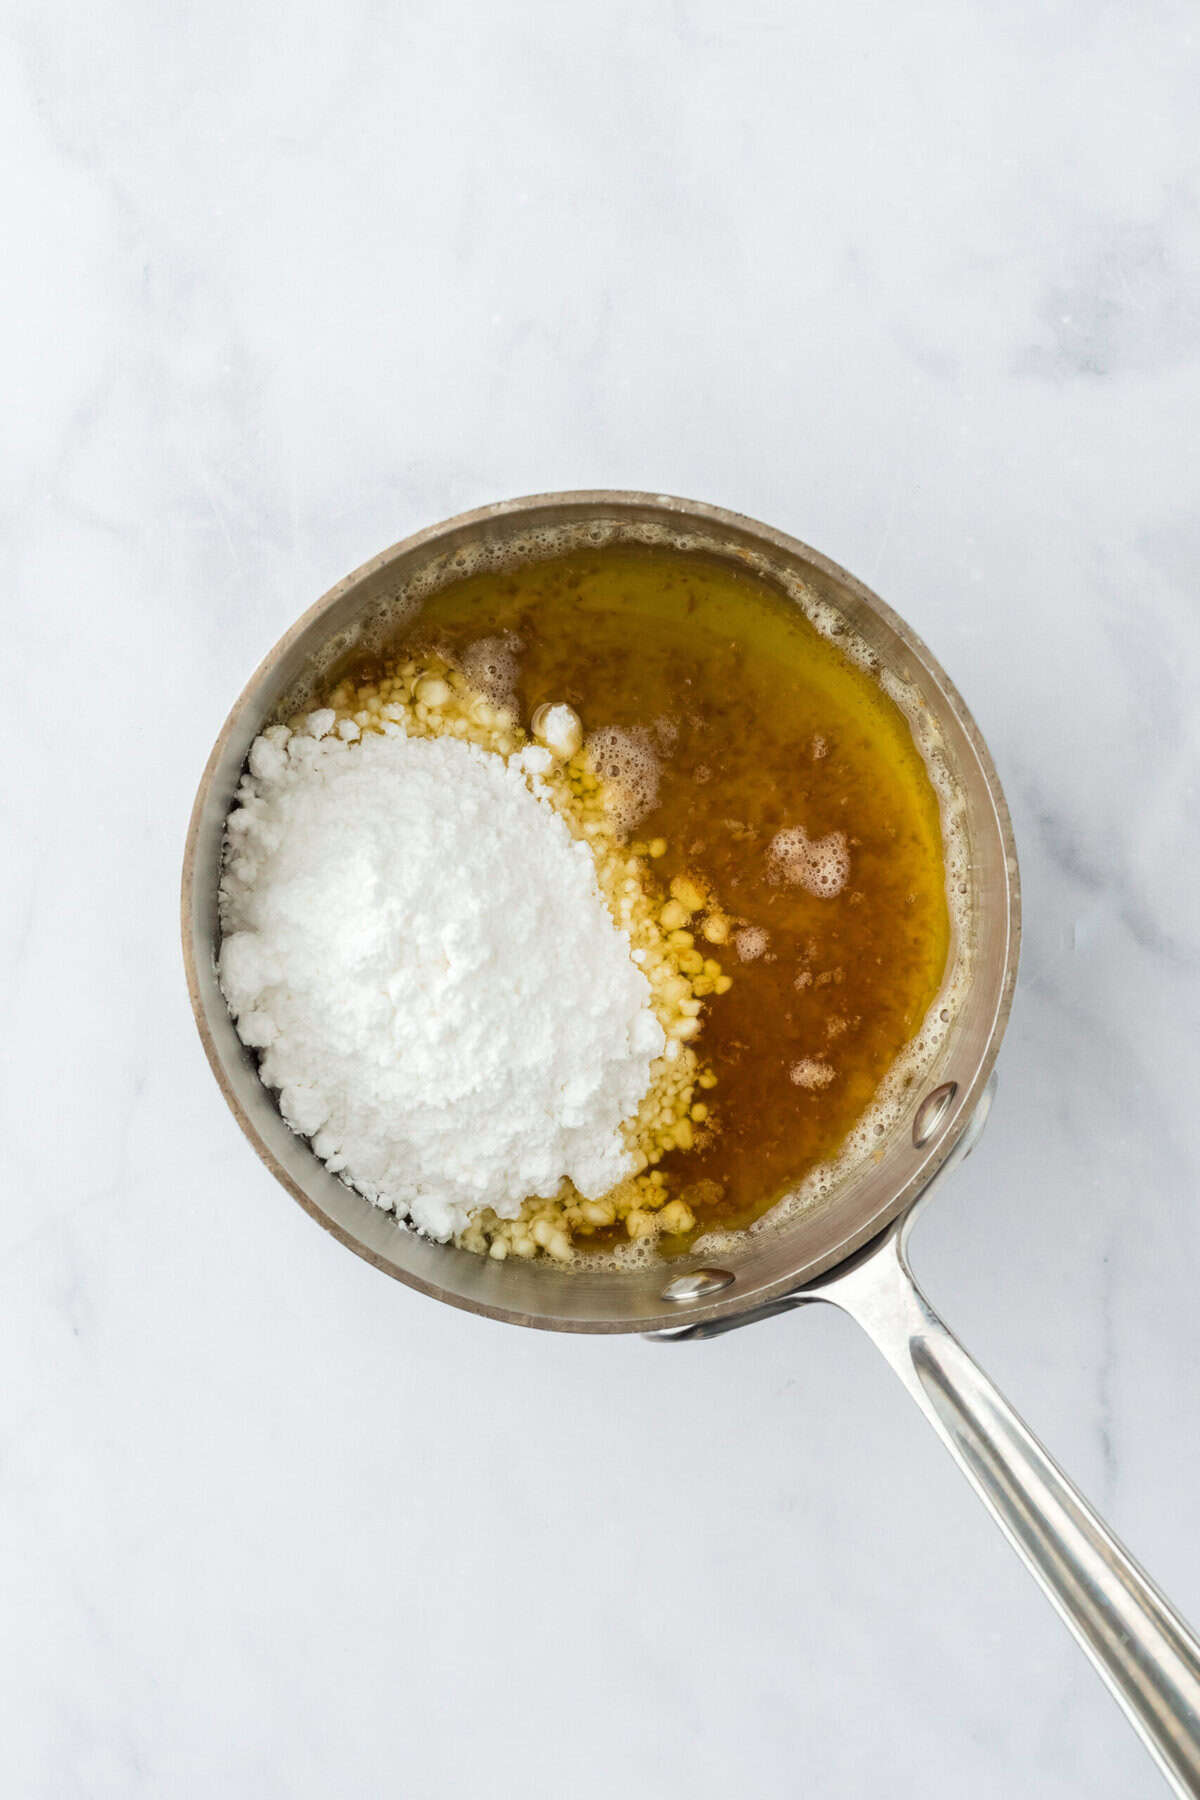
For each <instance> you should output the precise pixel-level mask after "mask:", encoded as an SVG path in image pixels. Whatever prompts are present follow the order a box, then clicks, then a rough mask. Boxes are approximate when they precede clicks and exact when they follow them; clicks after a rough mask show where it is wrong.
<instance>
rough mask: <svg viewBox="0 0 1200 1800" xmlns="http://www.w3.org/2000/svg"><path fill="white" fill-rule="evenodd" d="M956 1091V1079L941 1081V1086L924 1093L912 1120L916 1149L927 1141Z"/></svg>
mask: <svg viewBox="0 0 1200 1800" xmlns="http://www.w3.org/2000/svg"><path fill="white" fill-rule="evenodd" d="M957 1092H958V1083H957V1081H943V1083H942V1085H941V1087H935V1088H934V1090H933V1092H932V1093H931V1094H926V1096H925V1098H924V1099H923V1100H922V1102H921V1104H920V1106H918V1108H917V1113H916V1117H915V1118H914V1120H913V1143H914V1144H915V1145H916V1146H917V1149H918V1150H920V1149H921V1148H922V1147H923V1146H924V1145H925V1144H927V1143H928V1142H929V1140H930V1138H931V1137H932V1136H933V1134H934V1132H935V1131H936V1130H937V1128H938V1126H939V1125H940V1124H941V1123H942V1121H943V1119H944V1118H945V1117H946V1114H947V1113H948V1112H949V1111H950V1102H951V1101H952V1100H953V1099H954V1096H955V1094H957Z"/></svg>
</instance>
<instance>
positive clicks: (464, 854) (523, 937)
mask: <svg viewBox="0 0 1200 1800" xmlns="http://www.w3.org/2000/svg"><path fill="white" fill-rule="evenodd" d="M332 723H333V714H332V713H329V712H321V713H313V714H310V715H309V718H308V721H307V724H306V729H305V730H304V731H302V732H298V733H295V734H293V733H291V732H289V731H288V730H287V729H286V728H285V727H283V726H277V727H274V728H272V729H271V730H270V731H268V732H267V733H266V734H265V735H264V736H262V737H260V738H258V739H257V740H256V742H255V744H254V746H253V748H252V749H251V752H250V759H249V773H248V775H247V776H246V777H245V778H244V780H243V782H242V786H241V788H240V790H239V793H238V797H237V803H236V805H235V808H234V810H233V811H232V812H231V814H230V817H229V822H228V838H227V844H228V848H227V859H226V867H225V873H224V876H223V879H222V884H221V918H222V928H223V932H224V939H223V942H222V945H221V953H220V963H219V973H220V979H221V986H222V988H223V990H224V993H225V997H226V999H227V1001H228V1003H229V1008H230V1011H231V1012H232V1014H233V1016H234V1019H235V1021H236V1023H237V1028H238V1032H239V1034H240V1036H241V1038H242V1040H243V1042H245V1043H246V1044H248V1045H251V1046H253V1047H255V1048H256V1049H258V1050H259V1051H260V1052H261V1065H260V1068H261V1074H262V1079H263V1081H264V1082H265V1083H266V1084H267V1085H268V1086H269V1087H272V1088H277V1089H278V1090H279V1104H280V1109H281V1111H282V1113H283V1116H284V1118H285V1119H286V1120H287V1122H288V1124H289V1125H290V1126H291V1127H292V1128H293V1130H295V1131H297V1132H300V1133H301V1134H302V1135H304V1136H306V1137H309V1138H311V1139H312V1145H313V1149H314V1150H315V1151H316V1153H317V1155H318V1156H320V1157H321V1158H322V1159H323V1160H324V1161H325V1163H326V1164H327V1165H328V1167H329V1168H330V1169H332V1170H333V1171H334V1172H335V1173H339V1174H340V1175H341V1176H342V1177H343V1179H344V1180H346V1181H349V1182H350V1183H352V1185H353V1186H355V1187H356V1188H358V1189H359V1190H360V1192H362V1193H363V1194H365V1195H366V1197H367V1198H368V1199H369V1200H373V1201H374V1202H375V1203H376V1204H377V1205H379V1206H382V1207H385V1208H387V1209H388V1210H391V1211H394V1212H396V1213H397V1214H398V1215H399V1216H401V1217H405V1216H407V1217H410V1218H411V1219H412V1221H413V1223H414V1224H415V1225H417V1226H418V1227H419V1228H420V1229H421V1230H423V1231H425V1232H427V1233H428V1234H429V1235H430V1236H431V1237H434V1238H437V1239H439V1240H442V1241H444V1240H445V1239H447V1238H449V1237H451V1236H452V1235H453V1234H454V1233H455V1232H456V1231H459V1230H461V1229H462V1228H463V1226H464V1225H465V1224H466V1222H467V1219H468V1217H469V1215H470V1214H471V1213H473V1212H476V1211H478V1210H479V1209H480V1208H481V1207H485V1206H491V1207H494V1208H495V1210H496V1212H497V1213H499V1214H500V1215H501V1217H505V1218H512V1217H514V1216H515V1215H516V1214H517V1212H518V1211H519V1209H520V1206H521V1202H522V1201H523V1200H525V1199H527V1198H529V1197H530V1196H534V1195H537V1196H545V1197H548V1196H550V1195H553V1194H554V1193H555V1191H556V1190H557V1188H558V1186H559V1184H560V1182H561V1181H562V1180H563V1178H564V1177H566V1178H568V1179H569V1180H571V1181H573V1182H574V1184H575V1186H576V1187H577V1188H578V1189H579V1191H580V1193H581V1194H583V1195H585V1196H586V1197H588V1198H598V1197H599V1196H600V1195H601V1194H604V1193H606V1192H607V1191H608V1189H609V1188H611V1187H612V1186H613V1185H614V1183H615V1182H617V1181H619V1180H621V1179H622V1178H623V1177H624V1176H626V1175H628V1174H630V1173H631V1172H632V1170H633V1167H634V1158H633V1157H632V1156H631V1155H630V1154H629V1152H628V1151H627V1150H626V1148H625V1144H624V1139H623V1136H622V1132H621V1129H620V1127H621V1125H622V1122H623V1121H624V1120H627V1119H629V1118H631V1117H632V1116H633V1115H634V1114H635V1113H636V1112H637V1109H638V1106H639V1103H640V1102H641V1100H642V1097H643V1095H644V1094H645V1093H646V1090H647V1088H648V1086H649V1083H650V1065H651V1063H652V1062H653V1061H654V1059H655V1058H656V1057H657V1056H659V1055H660V1054H661V1053H662V1051H663V1048H664V1043H665V1040H664V1036H663V1032H662V1028H661V1026H660V1025H659V1023H658V1021H657V1019H656V1018H655V1016H654V1014H653V1012H652V1011H651V1009H650V988H649V984H648V982H647V980H646V977H645V976H644V975H643V974H642V972H641V971H640V970H639V969H638V968H637V967H636V966H635V965H634V963H633V962H632V961H631V960H630V946H629V940H628V938H627V937H626V936H625V934H624V933H623V932H621V931H620V930H619V929H618V928H617V926H616V925H615V923H614V922H613V919H612V917H611V915H610V913H609V912H608V910H607V908H606V907H605V904H604V901H603V900H602V898H601V896H600V892H599V889H598V887H597V885H596V877H595V869H594V865H593V862H592V857H591V853H590V851H589V850H588V849H587V846H586V845H585V844H582V843H580V842H578V841H577V840H576V839H575V838H573V837H572V836H571V833H570V831H569V829H568V827H567V825H566V824H565V822H564V821H563V820H562V819H561V818H560V817H559V816H558V814H557V813H555V812H554V811H553V809H552V808H551V806H550V804H549V802H548V800H547V799H546V798H545V796H544V794H543V793H539V792H538V791H537V790H538V782H537V779H536V774H535V773H534V770H535V768H536V759H537V758H541V759H543V760H545V761H548V760H549V758H548V756H547V755H546V752H544V751H531V752H527V753H526V757H527V758H528V760H529V764H530V767H529V769H528V770H527V769H526V766H525V761H526V759H525V758H522V757H514V758H512V759H511V760H510V761H509V762H507V763H506V762H505V761H504V760H503V759H502V758H501V757H499V756H496V755H494V754H491V753H489V752H487V751H484V750H480V749H478V748H477V747H476V746H474V745H471V744H467V743H464V742H462V741H461V740H459V739H455V738H448V737H446V738H407V737H405V736H403V735H402V734H401V732H400V730H399V727H398V726H397V727H392V728H391V730H390V732H389V735H386V736H379V735H375V734H367V735H366V736H365V737H363V738H362V740H361V741H359V742H346V741H344V740H343V739H342V738H341V737H339V736H336V735H328V734H329V733H330V728H331V726H332Z"/></svg>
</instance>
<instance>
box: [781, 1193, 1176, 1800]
mask: <svg viewBox="0 0 1200 1800" xmlns="http://www.w3.org/2000/svg"><path fill="white" fill-rule="evenodd" d="M910 1222H911V1214H910V1215H909V1218H908V1219H906V1220H904V1221H903V1222H901V1223H900V1224H898V1225H896V1226H894V1227H893V1228H892V1229H891V1230H890V1231H888V1232H887V1233H886V1235H885V1236H884V1237H883V1238H882V1239H880V1240H879V1241H878V1243H877V1245H876V1246H875V1247H874V1248H873V1249H872V1251H871V1252H870V1253H869V1254H867V1255H865V1256H863V1257H862V1258H860V1260H859V1261H858V1262H856V1263H853V1264H851V1265H850V1266H849V1267H846V1268H843V1269H840V1270H835V1271H833V1272H832V1273H831V1274H830V1275H828V1276H826V1277H823V1278H822V1279H820V1280H818V1281H816V1282H814V1283H813V1284H812V1285H811V1286H810V1287H808V1288H807V1289H805V1290H804V1292H803V1294H802V1295H797V1296H795V1300H797V1301H800V1300H826V1301H829V1302H831V1303H832V1304H833V1305H835V1306H840V1307H841V1308H842V1310H843V1311H844V1312H847V1313H849V1315H850V1317H851V1318H853V1319H855V1320H857V1322H858V1324H859V1325H861V1326H862V1328H863V1330H864V1331H865V1332H866V1333H867V1335H868V1337H870V1338H871V1339H872V1340H873V1342H874V1343H875V1344H876V1345H877V1346H878V1348H879V1349H880V1350H881V1351H882V1352H883V1354H884V1356H885V1357H886V1358H887V1360H888V1362H889V1363H890V1364H891V1365H892V1368H893V1369H894V1370H895V1372H896V1374H897V1375H898V1376H899V1377H900V1379H901V1381H902V1382H903V1383H904V1385H905V1387H906V1388H907V1389H908V1391H909V1393H910V1394H911V1395H912V1397H913V1399H914V1400H915V1401H916V1402H917V1405H918V1406H919V1407H920V1408H921V1411H922V1412H923V1413H924V1414H925V1416H926V1418H927V1419H928V1420H929V1421H930V1423H931V1424H932V1425H933V1428H934V1430H935V1431H936V1432H937V1433H938V1435H939V1437H940V1438H941V1439H942V1441H943V1443H944V1444H945V1445H946V1447H947V1449H948V1450H949V1451H950V1453H951V1455H952V1456H953V1457H954V1459H955V1461H956V1462H957V1463H958V1465H959V1467H960V1468H961V1469H962V1471H963V1473H964V1474H965V1475H966V1477H967V1480H968V1481H969V1482H970V1483H971V1485H972V1487H973V1488H974V1489H975V1491H976V1493H977V1494H978V1495H979V1497H980V1499H981V1500H982V1501H983V1503H984V1505H985V1506H986V1507H987V1508H988V1510H989V1511H990V1512H991V1514H992V1516H993V1518H994V1519H995V1520H996V1522H997V1524H998V1525H999V1526H1000V1529H1001V1530H1002V1531H1003V1532H1004V1535H1005V1536H1006V1537H1007V1538H1008V1540H1009V1542H1010V1543H1011V1544H1012V1546H1013V1548H1014V1549H1015V1550H1016V1551H1017V1554H1018V1555H1019V1556H1020V1557H1021V1558H1022V1559H1023V1561H1024V1562H1025V1564H1026V1566H1027V1567H1028V1568H1029V1570H1030V1572H1031V1573H1032V1574H1033V1576H1034V1577H1035V1578H1036V1580H1037V1581H1038V1582H1039V1583H1040V1584H1041V1586H1042V1588H1043V1590H1044V1591H1045V1593H1046V1594H1047V1595H1048V1596H1049V1598H1050V1600H1051V1601H1052V1602H1053V1604H1054V1606H1055V1607H1056V1608H1057V1609H1058V1611H1059V1612H1060V1613H1061V1615H1062V1617H1063V1618H1064V1619H1065V1620H1066V1622H1067V1624H1068V1625H1069V1626H1070V1628H1071V1630H1072V1631H1073V1632H1074V1634H1075V1636H1076V1637H1077V1638H1078V1640H1079V1642H1080V1643H1081V1644H1082V1646H1083V1648H1084V1650H1086V1652H1087V1654H1088V1655H1089V1656H1090V1657H1091V1659H1092V1662H1093V1663H1094V1664H1095V1666H1096V1668H1097V1670H1098V1671H1099V1673H1100V1675H1101V1677H1102V1678H1103V1680H1104V1681H1105V1682H1106V1683H1107V1684H1108V1686H1109V1688H1110V1689H1111V1690H1112V1692H1113V1694H1114V1695H1115V1696H1116V1698H1117V1700H1118V1702H1119V1703H1120V1705H1121V1706H1122V1707H1123V1708H1124V1711H1125V1712H1126V1714H1127V1715H1128V1717H1129V1719H1130V1721H1131V1722H1132V1724H1133V1726H1134V1729H1135V1730H1136V1731H1137V1732H1138V1733H1139V1734H1140V1736H1141V1737H1142V1739H1143V1741H1144V1742H1145V1744H1146V1746H1147V1748H1148V1749H1149V1751H1150V1753H1151V1755H1152V1756H1153V1757H1154V1759H1155V1761H1156V1762H1157V1763H1158V1765H1159V1767H1160V1769H1161V1770H1162V1772H1163V1774H1164V1775H1165V1776H1166V1778H1167V1780H1168V1782H1169V1783H1170V1784H1171V1786H1172V1787H1173V1788H1174V1790H1175V1792H1176V1793H1177V1794H1181V1795H1184V1796H1187V1797H1188V1800H1196V1797H1197V1796H1200V1642H1198V1641H1197V1639H1196V1637H1195V1636H1194V1635H1193V1633H1192V1632H1191V1631H1190V1630H1189V1628H1188V1626H1187V1625H1186V1624H1185V1623H1184V1621H1183V1620H1182V1619H1181V1618H1180V1616H1179V1614H1178V1613H1177V1612H1175V1611H1174V1610H1173V1609H1172V1607H1171V1606H1170V1605H1169V1604H1168V1603H1167V1601H1166V1600H1165V1599H1164V1597H1163V1595H1162V1594H1160V1593H1159V1591H1158V1589H1157V1588H1156V1587H1155V1586H1154V1584H1153V1583H1152V1582H1151V1581H1150V1579H1149V1578H1148V1576H1146V1575H1145V1574H1144V1573H1143V1571H1142V1570H1141V1569H1140V1568H1139V1567H1138V1565H1137V1564H1136V1563H1135V1562H1134V1560H1133V1558H1132V1557H1131V1556H1130V1555H1129V1554H1128V1553H1127V1552H1126V1551H1125V1550H1124V1549H1123V1548H1122V1546H1121V1545H1120V1544H1119V1543H1118V1542H1117V1540H1116V1538H1115V1537H1114V1536H1113V1535H1112V1533H1111V1532H1110V1531H1109V1530H1108V1528H1107V1527H1106V1526H1105V1525H1104V1524H1103V1522H1102V1521H1101V1520H1100V1519H1099V1518H1098V1517H1097V1516H1096V1514H1095V1513H1094V1512H1093V1511H1092V1509H1091V1507H1090V1506H1089V1505H1088V1504H1087V1501H1086V1500H1085V1499H1084V1498H1083V1496H1082V1494H1080V1492H1079V1490H1078V1489H1077V1488H1075V1487H1074V1486H1072V1484H1071V1482H1069V1481H1068V1480H1067V1477H1066V1476H1065V1475H1064V1474H1063V1472H1062V1470H1061V1469H1060V1468H1059V1467H1058V1465H1057V1464H1056V1463H1055V1462H1054V1461H1053V1460H1052V1459H1051V1458H1050V1457H1049V1456H1048V1455H1047V1454H1046V1451H1045V1450H1044V1449H1043V1448H1042V1446H1041V1444H1039V1443H1038V1441H1037V1439H1036V1438H1035V1437H1034V1435H1033V1433H1032V1432H1031V1431H1029V1430H1028V1428H1027V1427H1026V1426H1025V1425H1024V1424H1022V1422H1021V1420H1020V1419H1019V1418H1018V1417H1017V1415H1016V1413H1015V1412H1014V1411H1013V1409H1012V1407H1011V1406H1009V1404H1008V1402H1007V1401H1006V1400H1005V1399H1004V1397H1003V1395H1002V1394H1000V1393H999V1392H998V1391H997V1389H996V1388H995V1387H993V1385H992V1383H991V1382H990V1381H989V1380H988V1378H987V1376H986V1375H985V1374H984V1373H983V1371H982V1370H981V1369H980V1368H979V1366H978V1365H977V1364H976V1363H975V1362H974V1361H973V1359H972V1358H971V1357H970V1356H969V1355H968V1354H967V1352H966V1351H965V1350H964V1349H963V1347H962V1345H961V1344H960V1343H959V1341H958V1339H957V1338H956V1337H955V1336H954V1335H953V1334H952V1333H951V1332H950V1331H948V1330H947V1329H946V1327H945V1326H944V1325H943V1324H942V1321H941V1320H940V1319H939V1318H938V1316H937V1314H936V1313H935V1312H934V1311H933V1309H932V1308H931V1307H930V1306H929V1305H928V1303H927V1302H926V1300H925V1297H924V1295H923V1294H922V1293H921V1291H920V1289H919V1288H918V1286H917V1284H916V1282H915V1281H914V1280H913V1276H912V1271H911V1270H910V1268H909V1266H908V1257H907V1253H906V1238H907V1232H908V1225H909V1224H910Z"/></svg>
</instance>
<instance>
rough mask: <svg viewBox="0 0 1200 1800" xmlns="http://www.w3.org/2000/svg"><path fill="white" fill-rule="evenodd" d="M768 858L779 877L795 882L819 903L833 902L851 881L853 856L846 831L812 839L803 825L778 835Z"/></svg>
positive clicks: (773, 841) (773, 839)
mask: <svg viewBox="0 0 1200 1800" xmlns="http://www.w3.org/2000/svg"><path fill="white" fill-rule="evenodd" d="M768 854H769V857H770V861H771V867H772V869H773V871H774V873H775V874H776V875H778V876H781V877H782V879H783V880H784V881H792V882H796V883H797V884H798V885H799V886H800V887H802V888H805V889H806V890H807V891H808V893H810V894H815V895H816V896H817V898H818V899H819V900H832V899H833V898H834V897H835V895H837V894H840V893H841V891H842V889H843V888H844V887H845V885H846V882H847V881H848V880H849V878H850V852H849V850H848V849H847V847H846V834H845V832H843V831H831V832H830V833H829V835H828V837H823V838H810V837H808V836H807V835H806V833H805V830H804V827H803V825H796V826H794V827H793V828H792V830H790V831H779V832H776V834H775V836H774V837H773V838H772V839H771V848H770V851H769V852H768Z"/></svg>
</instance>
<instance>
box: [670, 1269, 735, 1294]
mask: <svg viewBox="0 0 1200 1800" xmlns="http://www.w3.org/2000/svg"><path fill="white" fill-rule="evenodd" d="M732 1280H733V1275H732V1273H731V1272H730V1271H729V1270H728V1269H693V1270H692V1271H691V1273H690V1275H677V1276H676V1277H675V1279H674V1281H668V1283H667V1285H666V1287H665V1288H664V1289H663V1291H662V1297H663V1299H664V1300H703V1299H705V1298H706V1297H707V1296H708V1295H709V1294H719V1293H720V1291H721V1289H722V1288H727V1287H728V1286H729V1284H730V1282H731V1281H732Z"/></svg>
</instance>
